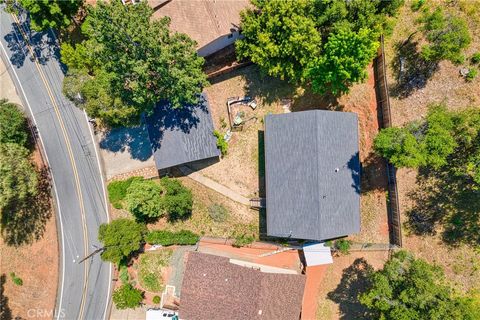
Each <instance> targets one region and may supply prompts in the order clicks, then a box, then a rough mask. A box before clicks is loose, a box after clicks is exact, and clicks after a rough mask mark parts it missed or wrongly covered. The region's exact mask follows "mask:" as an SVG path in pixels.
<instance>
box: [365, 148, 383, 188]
mask: <svg viewBox="0 0 480 320" xmlns="http://www.w3.org/2000/svg"><path fill="white" fill-rule="evenodd" d="M361 188H362V193H366V192H370V191H376V190H379V191H385V190H387V171H386V163H385V160H384V159H383V158H382V157H380V156H378V155H377V154H376V153H374V152H370V153H369V154H368V155H367V157H366V158H365V159H364V160H363V161H362V174H361Z"/></svg>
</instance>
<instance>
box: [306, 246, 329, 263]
mask: <svg viewBox="0 0 480 320" xmlns="http://www.w3.org/2000/svg"><path fill="white" fill-rule="evenodd" d="M303 254H304V255H305V260H306V263H307V266H308V267H312V266H319V265H322V264H330V263H333V258H332V251H331V250H330V247H327V246H325V243H324V242H322V243H318V242H317V243H309V244H306V245H304V246H303Z"/></svg>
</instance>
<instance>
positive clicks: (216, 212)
mask: <svg viewBox="0 0 480 320" xmlns="http://www.w3.org/2000/svg"><path fill="white" fill-rule="evenodd" d="M208 214H209V215H210V218H212V220H213V221H215V222H224V221H225V220H227V218H228V210H227V209H226V208H225V207H224V206H222V205H221V204H213V205H211V206H210V207H209V208H208Z"/></svg>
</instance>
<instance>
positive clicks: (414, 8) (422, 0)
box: [410, 0, 426, 11]
mask: <svg viewBox="0 0 480 320" xmlns="http://www.w3.org/2000/svg"><path fill="white" fill-rule="evenodd" d="M425 2H426V1H425V0H415V1H413V3H412V5H411V6H410V8H411V9H412V11H418V10H419V9H420V8H421V7H423V5H424V4H425Z"/></svg>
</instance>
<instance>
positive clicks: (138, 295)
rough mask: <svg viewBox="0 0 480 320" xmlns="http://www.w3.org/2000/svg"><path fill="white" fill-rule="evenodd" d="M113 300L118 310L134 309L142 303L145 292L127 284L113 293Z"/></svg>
mask: <svg viewBox="0 0 480 320" xmlns="http://www.w3.org/2000/svg"><path fill="white" fill-rule="evenodd" d="M112 299H113V302H114V303H115V306H116V307H117V309H120V310H122V309H129V308H130V309H133V308H135V307H137V306H139V305H140V302H142V300H143V292H142V291H141V290H139V289H136V288H134V287H133V286H132V285H131V284H129V283H127V284H123V285H122V286H121V287H120V288H118V289H117V290H115V291H114V292H113V296H112Z"/></svg>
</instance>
